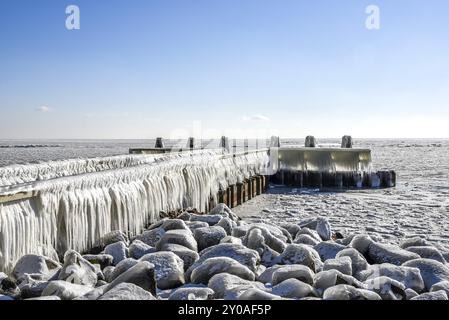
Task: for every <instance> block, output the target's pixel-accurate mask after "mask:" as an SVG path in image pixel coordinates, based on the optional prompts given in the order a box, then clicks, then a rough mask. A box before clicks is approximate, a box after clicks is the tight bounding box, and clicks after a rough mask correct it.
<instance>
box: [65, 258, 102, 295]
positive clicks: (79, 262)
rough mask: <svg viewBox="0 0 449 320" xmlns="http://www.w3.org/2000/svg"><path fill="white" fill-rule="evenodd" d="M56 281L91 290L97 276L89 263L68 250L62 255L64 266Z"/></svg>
mask: <svg viewBox="0 0 449 320" xmlns="http://www.w3.org/2000/svg"><path fill="white" fill-rule="evenodd" d="M58 279H59V280H64V281H67V282H70V283H74V284H80V285H84V286H89V287H92V288H93V287H95V285H96V283H97V280H98V276H97V270H96V268H95V267H94V266H93V265H92V264H91V263H90V262H89V261H87V260H86V259H84V258H83V257H82V256H81V255H80V254H79V253H78V252H76V251H73V250H69V251H67V252H66V253H65V255H64V265H63V266H62V269H61V272H60V273H59V277H58Z"/></svg>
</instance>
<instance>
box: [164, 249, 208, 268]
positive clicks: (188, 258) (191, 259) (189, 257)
mask: <svg viewBox="0 0 449 320" xmlns="http://www.w3.org/2000/svg"><path fill="white" fill-rule="evenodd" d="M161 251H170V252H173V253H174V254H176V255H177V256H178V257H180V258H181V259H182V261H183V262H184V270H185V271H186V270H187V269H188V268H190V267H191V266H192V265H193V264H194V263H195V261H197V260H198V259H199V258H200V256H199V255H198V253H197V252H195V251H193V250H190V249H189V248H186V247H184V246H181V245H179V244H173V243H167V244H165V245H164V246H163V247H162V248H161Z"/></svg>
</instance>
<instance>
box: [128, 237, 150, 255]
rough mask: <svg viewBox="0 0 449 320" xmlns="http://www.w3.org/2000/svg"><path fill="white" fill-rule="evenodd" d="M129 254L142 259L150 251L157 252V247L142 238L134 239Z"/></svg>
mask: <svg viewBox="0 0 449 320" xmlns="http://www.w3.org/2000/svg"><path fill="white" fill-rule="evenodd" d="M128 251H129V256H130V257H131V258H133V259H140V258H142V257H143V256H144V255H146V254H148V253H153V252H156V248H154V247H150V246H149V245H147V244H146V243H144V242H142V241H140V240H134V241H133V242H132V243H131V245H130V246H129V248H128Z"/></svg>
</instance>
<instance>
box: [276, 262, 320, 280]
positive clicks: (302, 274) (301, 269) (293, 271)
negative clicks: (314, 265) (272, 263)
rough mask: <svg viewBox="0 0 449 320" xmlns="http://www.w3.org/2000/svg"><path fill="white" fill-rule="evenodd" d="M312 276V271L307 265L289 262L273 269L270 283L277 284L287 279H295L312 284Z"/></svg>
mask: <svg viewBox="0 0 449 320" xmlns="http://www.w3.org/2000/svg"><path fill="white" fill-rule="evenodd" d="M314 276H315V274H314V272H313V271H312V270H311V269H310V268H309V267H307V266H304V265H300V264H291V265H286V266H282V267H281V268H278V269H277V270H275V271H274V272H273V275H272V282H271V283H272V284H273V285H277V284H279V283H281V282H283V281H284V280H287V279H297V280H299V281H302V282H304V283H307V284H309V285H312V284H313V277H314Z"/></svg>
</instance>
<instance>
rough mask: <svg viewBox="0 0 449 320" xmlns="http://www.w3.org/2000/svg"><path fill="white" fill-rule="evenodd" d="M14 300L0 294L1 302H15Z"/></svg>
mask: <svg viewBox="0 0 449 320" xmlns="http://www.w3.org/2000/svg"><path fill="white" fill-rule="evenodd" d="M13 300H14V298H12V297H10V296H6V295H4V294H0V301H13Z"/></svg>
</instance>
